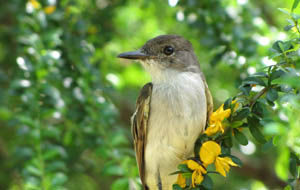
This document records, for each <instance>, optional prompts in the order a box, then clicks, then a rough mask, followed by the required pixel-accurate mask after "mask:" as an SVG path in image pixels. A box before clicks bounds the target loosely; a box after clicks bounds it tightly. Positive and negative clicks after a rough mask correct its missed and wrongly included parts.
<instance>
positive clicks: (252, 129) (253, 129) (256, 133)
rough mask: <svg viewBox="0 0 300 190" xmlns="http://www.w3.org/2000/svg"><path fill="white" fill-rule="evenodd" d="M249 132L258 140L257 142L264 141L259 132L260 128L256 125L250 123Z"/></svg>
mask: <svg viewBox="0 0 300 190" xmlns="http://www.w3.org/2000/svg"><path fill="white" fill-rule="evenodd" d="M249 129H250V132H251V134H252V136H253V137H254V138H255V139H256V140H257V141H258V142H259V143H262V144H264V143H266V142H267V141H266V139H265V137H264V135H263V134H262V133H261V131H260V129H259V128H258V127H256V126H255V125H251V126H250V127H249Z"/></svg>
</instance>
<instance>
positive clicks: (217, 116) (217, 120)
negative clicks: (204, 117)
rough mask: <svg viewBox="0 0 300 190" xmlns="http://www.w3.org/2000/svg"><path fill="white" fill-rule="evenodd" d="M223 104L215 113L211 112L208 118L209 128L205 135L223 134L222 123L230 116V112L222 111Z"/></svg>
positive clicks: (227, 110) (228, 110)
mask: <svg viewBox="0 0 300 190" xmlns="http://www.w3.org/2000/svg"><path fill="white" fill-rule="evenodd" d="M223 107H224V104H222V105H221V106H220V107H219V109H217V111H215V112H213V113H212V114H211V116H210V120H209V127H208V128H207V129H206V130H205V132H204V133H205V134H207V135H208V136H211V135H213V134H215V133H217V132H219V131H221V132H222V133H224V126H223V125H222V121H223V120H224V119H225V118H228V117H229V116H230V113H231V110H230V109H226V110H224V108H223Z"/></svg>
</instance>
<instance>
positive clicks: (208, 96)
mask: <svg viewBox="0 0 300 190" xmlns="http://www.w3.org/2000/svg"><path fill="white" fill-rule="evenodd" d="M204 86H205V96H206V109H207V115H206V124H207V125H208V123H209V118H210V115H211V114H212V112H213V109H214V103H213V98H212V96H211V93H210V91H209V88H208V86H207V83H206V81H204Z"/></svg>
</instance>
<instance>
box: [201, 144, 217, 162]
mask: <svg viewBox="0 0 300 190" xmlns="http://www.w3.org/2000/svg"><path fill="white" fill-rule="evenodd" d="M220 154H221V147H220V145H219V144H218V143H216V142H214V141H207V142H205V143H203V144H202V146H201V149H200V154H199V156H200V159H201V161H202V162H203V163H204V164H206V165H208V164H211V163H213V162H214V161H215V159H216V157H217V156H219V155H220Z"/></svg>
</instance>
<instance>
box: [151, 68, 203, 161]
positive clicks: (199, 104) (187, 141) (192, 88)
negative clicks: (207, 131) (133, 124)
mask: <svg viewBox="0 0 300 190" xmlns="http://www.w3.org/2000/svg"><path fill="white" fill-rule="evenodd" d="M206 111H207V110H206V97H205V90H204V84H203V81H202V79H201V78H200V75H199V74H197V73H183V74H180V75H178V76H177V77H173V78H170V83H162V84H159V83H154V84H153V92H152V98H151V105H150V118H149V123H148V129H147V130H148V131H147V134H148V135H147V146H148V145H149V146H152V147H161V146H166V147H170V148H171V149H174V151H175V152H177V153H178V156H185V155H183V154H187V152H191V151H192V149H193V145H194V142H195V140H196V138H197V137H198V136H199V134H200V133H201V132H202V131H203V129H204V127H205V122H206ZM149 148H150V147H149Z"/></svg>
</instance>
